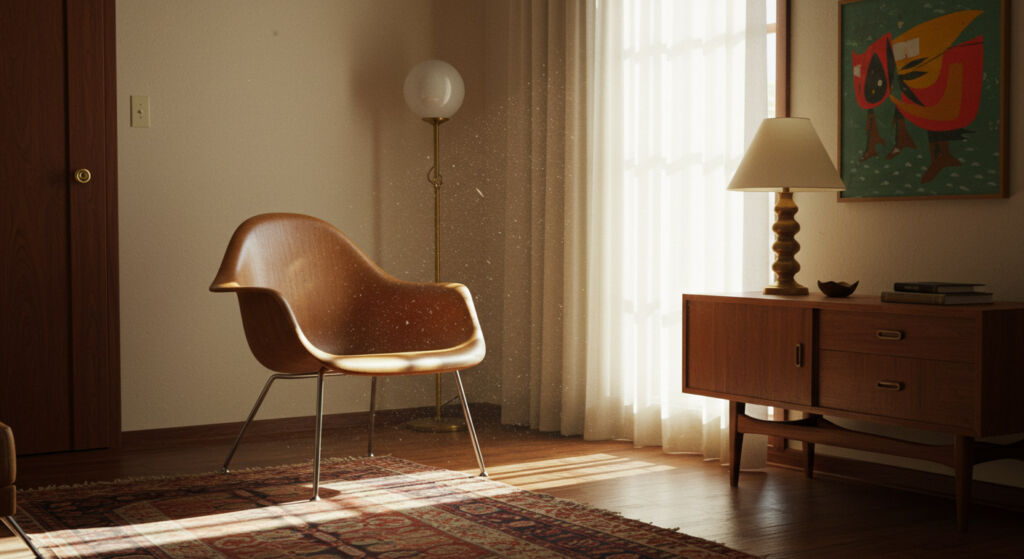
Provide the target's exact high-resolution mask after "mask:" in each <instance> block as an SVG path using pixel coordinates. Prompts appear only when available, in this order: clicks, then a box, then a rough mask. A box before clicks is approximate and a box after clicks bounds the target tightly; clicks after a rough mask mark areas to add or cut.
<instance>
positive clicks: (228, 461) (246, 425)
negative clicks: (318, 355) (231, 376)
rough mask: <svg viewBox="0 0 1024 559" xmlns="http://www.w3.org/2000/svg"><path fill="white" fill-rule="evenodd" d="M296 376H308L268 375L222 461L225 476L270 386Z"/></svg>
mask: <svg viewBox="0 0 1024 559" xmlns="http://www.w3.org/2000/svg"><path fill="white" fill-rule="evenodd" d="M313 374H315V373H313ZM296 376H302V377H307V376H309V375H308V374H306V375H290V374H284V373H277V374H273V375H270V378H268V379H267V382H266V384H264V385H263V390H262V391H261V392H260V395H259V397H258V398H256V403H255V404H254V405H253V406H252V411H250V412H249V417H248V418H246V420H245V423H243V424H242V430H241V431H239V432H238V437H236V438H235V444H234V445H232V446H231V452H228V457H227V458H225V459H224V466H223V467H222V468H221V471H222V472H224V473H225V474H226V473H228V472H230V470H229V469H228V466H229V465H230V464H231V459H232V458H234V456H235V451H236V450H238V444H239V443H241V442H242V437H243V436H244V435H245V430H246V429H248V428H249V424H250V423H252V420H253V418H254V417H256V412H257V411H259V409H260V406H262V405H263V399H264V398H266V397H267V391H268V390H270V385H271V384H274V381H275V380H277V379H279V378H281V377H296Z"/></svg>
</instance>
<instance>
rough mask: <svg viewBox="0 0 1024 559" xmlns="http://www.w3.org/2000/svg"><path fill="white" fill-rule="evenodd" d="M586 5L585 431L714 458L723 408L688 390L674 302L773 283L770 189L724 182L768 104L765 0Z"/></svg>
mask: <svg viewBox="0 0 1024 559" xmlns="http://www.w3.org/2000/svg"><path fill="white" fill-rule="evenodd" d="M590 7H591V10H592V12H591V14H592V16H591V17H592V21H591V26H590V28H591V30H592V40H593V42H592V44H591V46H590V49H589V51H590V52H591V53H592V58H591V60H590V61H589V68H588V74H589V78H590V79H589V83H590V84H591V86H590V91H589V95H590V96H589V99H590V104H589V110H590V114H589V119H588V133H589V142H588V145H589V149H590V153H589V154H588V161H589V165H590V168H589V174H590V180H589V182H588V187H587V188H588V190H587V205H588V215H587V221H588V224H587V234H586V245H587V266H588V269H587V274H586V288H587V301H586V323H587V334H586V343H585V349H583V351H585V354H586V404H585V420H584V437H585V438H588V439H629V440H632V441H634V442H635V444H637V445H660V446H662V447H663V448H664V450H665V451H666V452H699V453H703V454H704V455H705V457H707V458H717V457H719V456H720V452H726V445H725V444H724V443H723V442H722V441H723V439H724V436H725V434H724V429H725V427H726V423H725V422H726V421H727V417H728V414H724V413H723V410H724V409H725V408H724V406H723V404H724V402H722V401H719V400H712V399H708V398H701V397H696V396H690V395H684V394H682V392H681V384H682V363H681V361H682V359H681V353H682V351H681V345H680V344H681V336H682V334H681V328H682V301H681V299H682V293H683V292H684V291H691V292H718V291H740V290H758V289H760V288H761V287H763V286H764V285H765V283H766V281H767V279H768V276H769V274H768V265H769V262H768V257H769V254H770V253H769V250H768V246H769V243H768V235H769V232H770V231H769V227H770V225H769V214H770V210H769V208H770V201H769V196H768V195H756V194H755V195H745V194H739V193H732V192H726V190H725V187H726V185H727V184H728V182H729V179H730V178H731V176H732V173H733V171H734V170H735V168H736V166H737V165H738V164H739V161H740V159H741V158H742V155H743V151H744V147H745V146H746V144H747V142H748V141H749V138H751V137H752V136H753V133H754V131H755V130H756V128H757V125H758V124H759V123H760V122H761V120H762V119H763V118H764V116H765V114H766V112H767V94H766V91H767V87H766V55H765V30H766V22H765V2H764V0H714V1H699V2H697V1H679V0H634V1H630V0H624V1H621V2H620V1H617V0H611V1H604V0H599V1H597V2H596V3H594V4H591V5H590ZM748 438H749V437H748ZM755 444H756V443H755ZM761 444H763V442H762V443H761ZM751 454H752V455H754V456H753V457H752V458H754V459H755V460H756V458H757V454H758V453H747V452H745V453H744V458H746V457H747V455H751ZM744 462H745V463H744V467H753V466H756V464H748V463H746V460H745V461H744Z"/></svg>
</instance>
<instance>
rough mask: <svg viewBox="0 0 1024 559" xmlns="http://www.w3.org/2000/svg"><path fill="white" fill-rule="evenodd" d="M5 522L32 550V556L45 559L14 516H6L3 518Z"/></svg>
mask: <svg viewBox="0 0 1024 559" xmlns="http://www.w3.org/2000/svg"><path fill="white" fill-rule="evenodd" d="M3 520H4V523H5V524H7V525H8V526H9V527H10V528H11V530H12V531H13V532H14V533H15V534H17V536H18V537H19V538H21V541H23V542H25V545H27V546H28V548H29V549H30V550H32V554H33V555H35V556H36V559H43V555H42V554H41V553H39V550H38V549H36V546H35V545H34V544H33V543H32V539H31V538H29V537H28V534H26V533H25V531H24V530H22V529H21V526H19V525H18V523H17V522H16V521H15V520H14V517H13V516H5V517H3Z"/></svg>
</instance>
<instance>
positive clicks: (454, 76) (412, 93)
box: [402, 60, 466, 119]
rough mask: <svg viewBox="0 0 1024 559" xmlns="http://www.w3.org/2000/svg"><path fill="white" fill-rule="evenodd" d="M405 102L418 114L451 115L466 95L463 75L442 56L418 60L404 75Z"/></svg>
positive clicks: (423, 115)
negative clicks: (436, 58)
mask: <svg viewBox="0 0 1024 559" xmlns="http://www.w3.org/2000/svg"><path fill="white" fill-rule="evenodd" d="M402 92H403V93H404V94H405V103H406V104H407V105H409V108H410V109H411V110H412V112H414V113H416V114H417V115H418V116H419V117H420V118H445V119H447V118H451V116H452V115H453V114H455V112H456V111H458V110H459V107H461V106H462V99H463V97H464V96H465V95H466V86H465V84H464V83H463V81H462V76H461V75H460V74H459V71H458V70H456V69H455V68H454V67H453V66H452V65H451V64H448V63H447V62H444V61H441V60H426V61H424V62H420V63H419V64H417V65H416V66H415V67H413V69H412V70H410V71H409V75H407V76H406V77H405V85H404V86H403V87H402Z"/></svg>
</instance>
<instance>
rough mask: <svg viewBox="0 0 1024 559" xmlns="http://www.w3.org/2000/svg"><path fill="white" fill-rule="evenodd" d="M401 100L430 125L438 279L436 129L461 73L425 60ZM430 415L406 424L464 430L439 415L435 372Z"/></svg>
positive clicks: (454, 106) (458, 99)
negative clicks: (431, 413)
mask: <svg viewBox="0 0 1024 559" xmlns="http://www.w3.org/2000/svg"><path fill="white" fill-rule="evenodd" d="M402 89H403V92H404V93H405V102H406V104H407V105H409V108H410V109H412V112H414V113H416V114H417V115H418V116H419V117H420V118H422V119H423V120H424V121H425V122H426V123H428V124H430V125H431V126H433V128H434V166H433V167H431V168H430V170H429V171H427V182H429V183H430V184H431V185H432V186H433V187H434V281H436V282H440V281H441V185H442V184H443V179H442V177H441V162H440V159H441V149H440V134H439V128H440V126H441V125H442V124H444V123H445V122H448V120H449V119H450V118H451V117H452V115H453V114H455V112H456V111H458V110H459V107H461V106H462V98H463V97H464V96H465V93H466V89H465V85H464V84H463V82H462V76H461V75H459V71H458V70H456V69H455V68H454V67H453V66H452V65H451V64H448V63H447V62H443V61H441V60H427V61H424V62H421V63H419V64H417V65H416V66H415V67H413V69H412V70H410V71H409V75H408V76H406V78H405V85H404V87H403V88H402ZM435 377H436V378H435V402H434V417H424V418H421V419H414V420H412V421H410V422H409V423H407V425H408V426H409V427H410V428H411V429H414V430H416V431H426V432H432V433H437V432H444V431H461V430H464V429H466V422H465V421H464V420H462V419H455V418H442V417H441V375H440V374H438V375H435Z"/></svg>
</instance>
